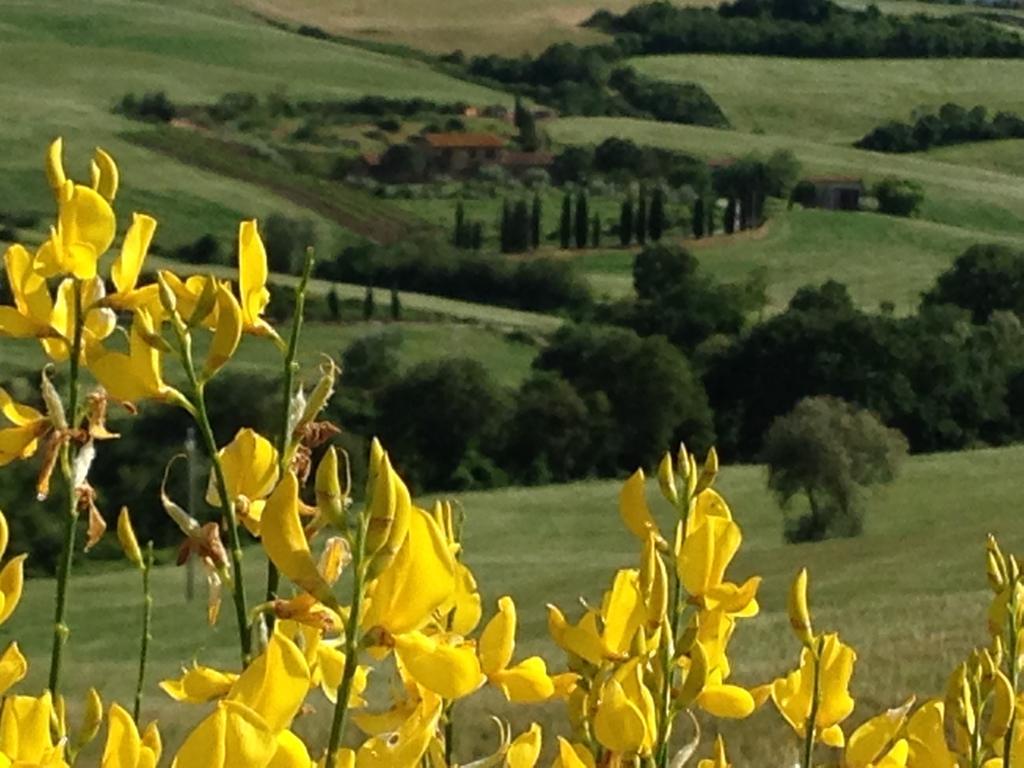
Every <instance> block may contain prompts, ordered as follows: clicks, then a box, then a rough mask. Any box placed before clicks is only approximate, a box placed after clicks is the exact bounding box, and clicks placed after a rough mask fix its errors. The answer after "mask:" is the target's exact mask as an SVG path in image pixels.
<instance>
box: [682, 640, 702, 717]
mask: <svg viewBox="0 0 1024 768" xmlns="http://www.w3.org/2000/svg"><path fill="white" fill-rule="evenodd" d="M707 682H708V657H707V654H706V653H704V649H703V648H702V647H701V645H700V643H694V644H693V647H692V648H691V649H690V668H689V669H688V670H687V672H686V680H685V681H684V682H683V687H682V690H681V691H680V692H679V699H678V703H679V704H680V705H681V706H683V707H688V706H690V705H691V704H692V703H693V702H694V700H695V699H696V698H697V697H698V696H699V695H700V692H701V691H702V690H704V686H705V685H707Z"/></svg>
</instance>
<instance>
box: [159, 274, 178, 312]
mask: <svg viewBox="0 0 1024 768" xmlns="http://www.w3.org/2000/svg"><path fill="white" fill-rule="evenodd" d="M156 283H157V286H158V288H159V294H160V306H161V307H163V308H164V311H165V312H166V313H167V314H169V315H173V314H174V313H175V311H177V309H178V297H177V296H175V295H174V291H173V290H172V289H171V286H170V285H168V284H167V278H165V277H164V276H163V273H162V272H157V273H156Z"/></svg>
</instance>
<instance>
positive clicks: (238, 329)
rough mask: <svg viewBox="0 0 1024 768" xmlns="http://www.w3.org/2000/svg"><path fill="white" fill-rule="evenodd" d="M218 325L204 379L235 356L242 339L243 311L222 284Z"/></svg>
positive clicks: (218, 292) (217, 307)
mask: <svg viewBox="0 0 1024 768" xmlns="http://www.w3.org/2000/svg"><path fill="white" fill-rule="evenodd" d="M216 310H217V324H216V326H215V327H214V330H213V338H212V339H211V340H210V351H209V352H207V353H206V365H205V366H204V368H203V379H204V380H207V381H208V380H209V379H211V378H213V376H214V374H216V373H217V371H219V370H220V369H221V368H222V367H223V366H224V364H225V363H227V361H228V360H230V359H231V358H232V357H234V355H235V351H236V350H237V349H238V343H239V341H241V338H242V309H241V307H239V306H238V301H237V299H235V295H234V294H233V293H231V289H230V288H229V287H228V286H227V285H226V284H225V283H221V284H219V285H218V286H217V305H216Z"/></svg>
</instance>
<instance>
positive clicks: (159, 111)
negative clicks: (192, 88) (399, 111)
mask: <svg viewBox="0 0 1024 768" xmlns="http://www.w3.org/2000/svg"><path fill="white" fill-rule="evenodd" d="M114 112H116V113H118V114H121V115H124V116H125V117H130V118H132V119H133V120H143V121H146V122H151V123H169V122H170V121H171V120H173V119H174V118H175V116H176V115H177V113H178V110H177V108H176V107H175V106H174V104H173V103H171V100H170V99H169V98H167V94H166V93H164V92H163V91H150V92H146V93H144V94H142V95H141V96H136V95H135V94H134V93H126V94H125V95H124V96H122V97H121V100H120V101H119V102H118V103H117V105H116V106H115V107H114Z"/></svg>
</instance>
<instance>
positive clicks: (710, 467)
mask: <svg viewBox="0 0 1024 768" xmlns="http://www.w3.org/2000/svg"><path fill="white" fill-rule="evenodd" d="M717 476H718V451H716V450H715V448H714V446H712V447H711V450H710V451H708V455H707V458H705V459H704V466H703V467H702V468H701V471H700V478H699V479H698V481H697V487H696V488H695V489H694V495H696V494H698V493H700V492H701V491H703V490H704V489H706V488H710V487H711V486H712V485H713V484H714V482H715V478H716V477H717Z"/></svg>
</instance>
